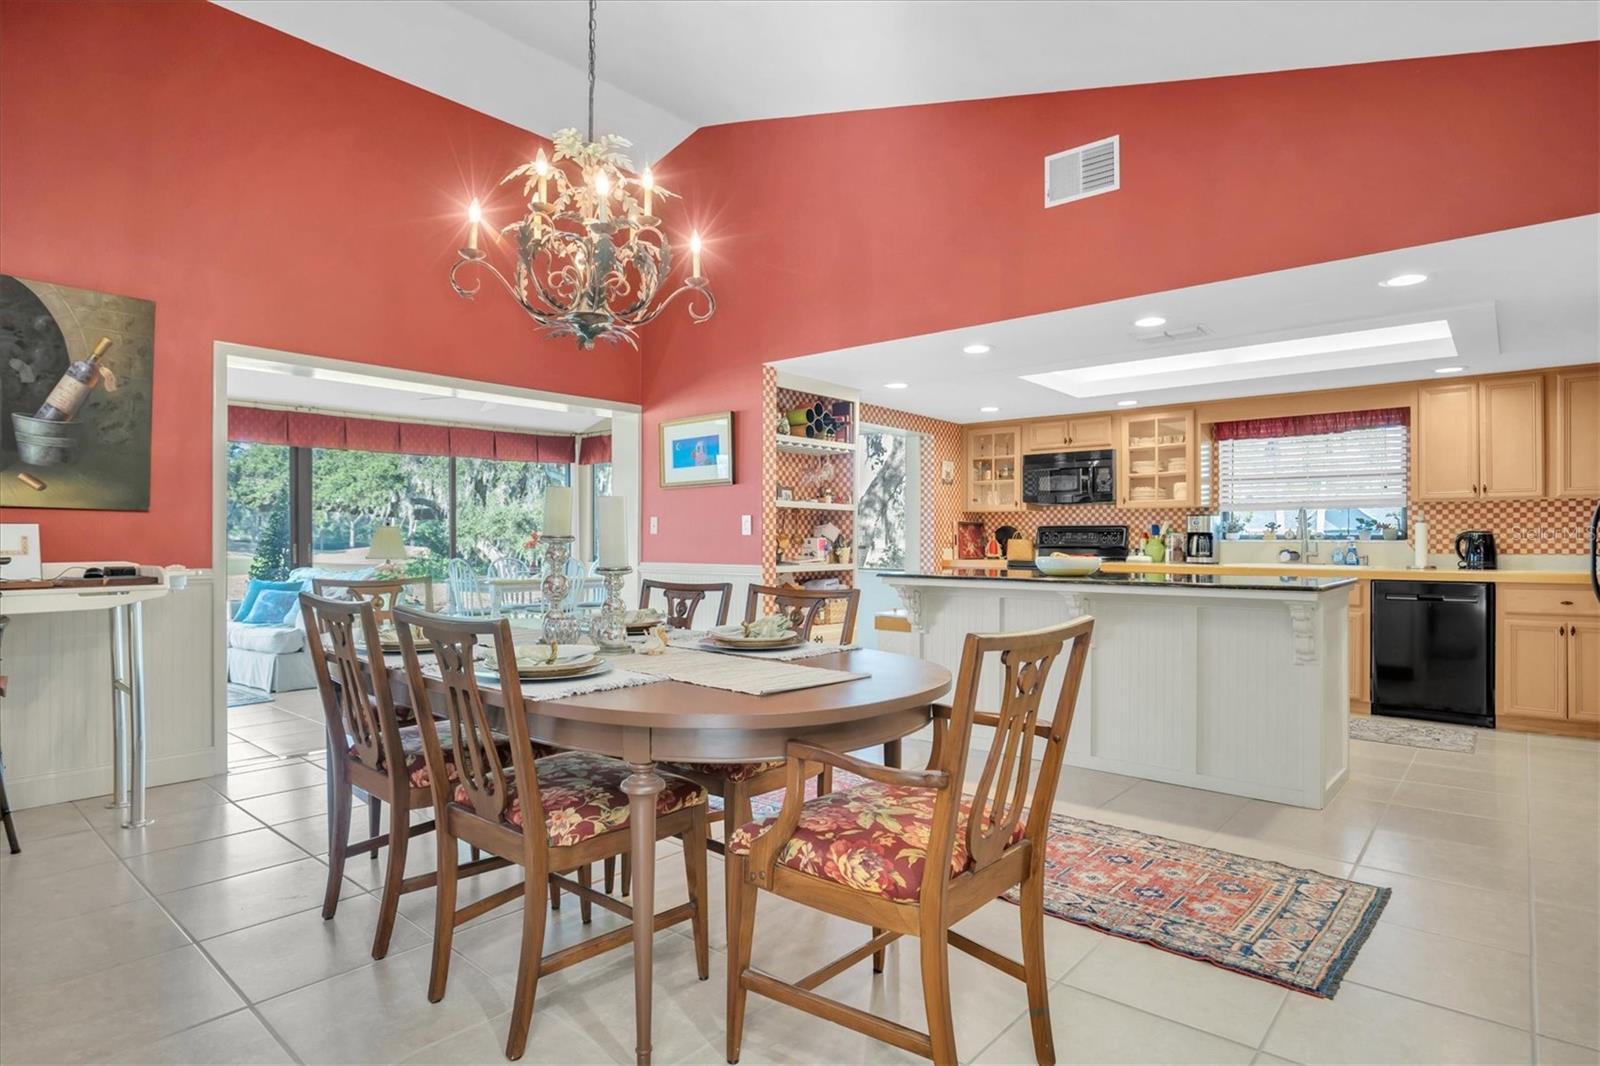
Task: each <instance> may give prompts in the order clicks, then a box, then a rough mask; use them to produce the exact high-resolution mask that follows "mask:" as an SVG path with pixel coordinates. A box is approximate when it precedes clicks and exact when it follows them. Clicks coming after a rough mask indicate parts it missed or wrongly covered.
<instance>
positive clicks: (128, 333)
mask: <svg viewBox="0 0 1600 1066" xmlns="http://www.w3.org/2000/svg"><path fill="white" fill-rule="evenodd" d="M154 346H155V304H154V303H152V302H150V301H149V300H140V299H137V298H135V297H131V296H116V295H113V294H111V293H103V292H93V291H90V290H88V289H74V288H70V287H68V286H65V285H56V284H52V283H49V282H40V281H31V280H28V279H25V278H17V277H12V276H10V275H6V274H0V415H3V417H0V507H51V508H76V509H93V510H112V511H145V510H149V508H150V425H151V408H150V404H151V395H152V392H151V390H152V386H153V377H154V375H153V369H154V365H155V357H154Z"/></svg>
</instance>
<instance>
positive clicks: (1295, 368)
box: [1022, 319, 1461, 398]
mask: <svg viewBox="0 0 1600 1066" xmlns="http://www.w3.org/2000/svg"><path fill="white" fill-rule="evenodd" d="M1459 358H1461V353H1460V352H1459V351H1458V350H1457V349H1456V345H1455V341H1454V338H1453V337H1452V336H1451V334H1450V323H1449V322H1448V321H1446V320H1444V319H1436V320H1434V321H1430V322H1413V323H1411V324H1409V325H1404V326H1383V327H1380V328H1378V329H1363V330H1353V331H1350V332H1347V333H1325V334H1318V335H1314V336H1308V337H1295V338H1293V339H1291V340H1282V341H1268V342H1266V343H1264V344H1247V345H1241V346H1239V347H1233V348H1212V349H1209V350H1205V351H1198V352H1185V353H1184V354H1182V355H1168V356H1160V357H1158V358H1154V359H1129V360H1123V361H1120V362H1115V363H1100V364H1098V365H1095V366H1080V367H1074V368H1072V369H1071V370H1052V371H1049V372H1047V373H1043V374H1025V375H1023V378H1022V380H1024V381H1031V382H1033V383H1034V384H1036V385H1043V386H1045V387H1046V388H1050V389H1055V390H1056V391H1057V392H1064V393H1066V394H1067V395H1069V396H1079V397H1085V398H1087V397H1100V396H1105V397H1110V396H1116V395H1118V394H1119V393H1120V394H1121V395H1122V396H1129V395H1130V394H1131V395H1137V394H1138V393H1141V392H1150V391H1152V390H1154V389H1172V388H1181V387H1183V386H1187V385H1195V386H1200V385H1205V386H1211V385H1216V384H1219V383H1222V382H1229V381H1250V380H1254V379H1257V378H1270V377H1279V376H1283V375H1303V374H1317V373H1322V372H1325V371H1330V370H1354V369H1358V368H1360V367H1368V366H1388V365H1392V364H1396V363H1421V362H1431V363H1441V362H1444V361H1445V360H1447V359H1459Z"/></svg>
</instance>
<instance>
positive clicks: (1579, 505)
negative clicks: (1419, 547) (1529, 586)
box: [1409, 499, 1596, 555]
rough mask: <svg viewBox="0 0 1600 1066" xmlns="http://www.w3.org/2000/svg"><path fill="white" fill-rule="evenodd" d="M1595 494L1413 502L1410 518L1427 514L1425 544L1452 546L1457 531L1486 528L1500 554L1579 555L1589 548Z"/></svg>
mask: <svg viewBox="0 0 1600 1066" xmlns="http://www.w3.org/2000/svg"><path fill="white" fill-rule="evenodd" d="M1595 503H1596V501H1595V500H1592V499H1570V500H1460V501H1454V500H1452V501H1449V502H1446V503H1422V504H1414V505H1413V506H1412V507H1411V510H1410V512H1409V515H1410V519H1411V521H1413V522H1415V521H1416V520H1417V519H1418V518H1426V519H1427V520H1428V550H1429V551H1430V552H1453V551H1455V550H1456V548H1455V541H1456V534H1457V533H1459V532H1461V531H1462V530H1465V529H1487V530H1488V531H1489V532H1491V533H1493V534H1494V546H1495V550H1496V551H1497V552H1499V553H1500V554H1501V555H1581V554H1582V553H1583V552H1585V551H1588V550H1589V516H1590V515H1592V514H1593V513H1594V508H1595Z"/></svg>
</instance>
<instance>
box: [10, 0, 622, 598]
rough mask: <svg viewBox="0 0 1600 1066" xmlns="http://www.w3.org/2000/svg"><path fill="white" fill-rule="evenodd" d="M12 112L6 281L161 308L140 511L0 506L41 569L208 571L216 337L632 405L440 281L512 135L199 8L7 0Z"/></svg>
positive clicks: (605, 364)
mask: <svg viewBox="0 0 1600 1066" xmlns="http://www.w3.org/2000/svg"><path fill="white" fill-rule="evenodd" d="M0 100H3V102H4V105H3V109H0V272H4V273H9V274H16V275H19V276H22V277H28V278H37V279H40V280H43V281H54V282H59V283H61V284H65V285H73V286H78V287H81V288H88V289H99V290H103V291H107V292H114V293H121V294H124V295H129V296H139V297H143V298H146V299H151V300H154V301H155V302H156V339H155V347H156V381H155V390H154V392H155V429H154V440H153V449H154V454H153V456H152V460H153V462H152V466H153V469H152V473H151V502H150V510H149V512H148V513H138V514H135V513H114V512H84V511H55V510H39V511H34V510H20V509H13V510H10V511H8V513H7V515H6V518H7V520H9V521H19V522H38V523H39V524H40V526H41V536H42V540H43V543H44V546H45V554H46V556H47V557H48V558H50V559H99V558H108V557H117V558H131V559H137V560H140V561H142V562H152V563H169V562H180V563H185V564H188V565H191V566H208V565H210V563H211V456H210V441H211V426H210V411H211V387H212V384H211V383H212V375H211V366H212V343H213V342H214V341H217V340H226V341H234V342H239V343H244V344H253V345H261V346H263V347H268V348H278V349H284V350H288V351H295V352H306V353H313V354H318V355H326V356H332V357H336V358H340V359H350V360H358V361H361V362H368V363H382V364H387V365H390V366H399V367H407V368H411V369H415V370H426V371H437V372H443V373H448V374H455V375H459V376H463V377H468V378H476V379H481V380H486V381H499V382H506V383H510V384H515V385H521V386H527V387H531V388H542V389H550V390H554V391H560V392H569V393H575V394H579V395H586V396H594V397H601V398H606V399H612V400H619V401H637V400H638V396H639V371H638V361H639V356H638V355H637V353H635V352H633V351H632V350H631V349H626V348H622V349H618V348H611V347H606V348H604V349H601V350H597V351H595V352H592V353H584V354H581V355H580V354H577V353H575V351H574V345H573V343H572V342H571V341H570V340H568V341H545V340H543V339H541V338H540V337H539V335H538V333H537V331H536V329H535V328H534V327H533V325H532V324H531V323H530V322H529V321H528V320H527V319H526V318H525V317H524V316H523V314H522V312H521V311H520V310H518V309H517V308H516V307H515V306H514V305H513V304H512V303H511V302H510V301H509V300H507V299H505V298H504V297H503V296H501V295H500V294H498V293H496V294H492V295H489V296H486V297H485V298H481V299H479V300H477V301H475V302H472V303H469V302H467V301H464V300H461V299H459V298H457V297H456V296H455V294H454V293H452V292H451V291H450V288H449V285H448V284H447V282H446V279H445V275H446V271H447V270H448V269H449V266H450V263H451V260H452V257H453V255H454V249H455V248H456V247H458V246H459V243H460V241H461V239H462V236H463V228H464V227H463V224H462V219H463V214H462V212H463V210H464V204H465V203H466V201H467V200H468V199H470V198H471V196H472V194H473V193H474V192H477V193H479V194H485V193H489V192H490V191H491V190H493V189H494V187H495V183H496V182H497V181H498V180H499V179H500V177H501V176H502V175H503V174H504V173H505V172H506V171H507V170H509V169H510V168H511V166H513V165H514V164H515V163H517V162H518V161H521V160H525V159H527V158H528V157H529V154H530V153H531V152H532V151H533V148H534V147H535V144H536V143H537V142H536V140H535V138H534V137H533V136H532V135H530V134H529V133H527V132H525V131H523V130H519V129H516V128H515V127H512V126H509V125H506V124H505V123H503V122H498V121H496V120H494V119H491V118H488V117H486V116H484V115H482V114H479V113H477V112H475V111H470V110H468V109H466V108H464V107H461V106H460V105H457V104H453V103H450V102H448V101H446V100H443V99H441V98H439V97H436V96H433V95H431V94H429V93H427V92H424V91H422V90H420V89H417V88H413V87H411V86H408V85H405V84H403V83H401V82H398V81H395V80H393V79H391V78H389V77H387V76H385V75H382V74H379V73H377V72H375V71H372V70H369V69H367V68H365V67H362V66H359V65H357V64H355V63H352V62H350V61H348V60H344V59H341V58H339V57H337V56H334V55H332V54H330V53H327V52H324V51H322V50H320V49H318V48H315V47H313V46H311V45H309V44H306V43H304V42H302V41H299V40H297V39H295V38H292V37H288V36H285V35H283V34H280V33H278V32H277V31H275V30H271V29H268V28H267V27H264V26H261V25H259V24H258V23H255V22H251V21H250V20H248V19H245V18H243V17H240V16H238V15H235V14H232V13H231V12H228V11H225V10H223V9H222V8H218V7H214V6H211V5H209V4H205V3H200V2H197V0H180V2H167V3H131V2H123V3H98V2H86V0H78V2H74V3H36V2H28V0H0ZM486 202H487V203H489V205H490V217H491V218H492V219H496V220H499V221H504V220H505V219H504V216H506V215H507V214H509V210H510V209H509V208H502V210H501V211H500V212H499V213H495V212H494V210H493V205H494V202H495V201H494V200H493V199H492V198H490V199H486Z"/></svg>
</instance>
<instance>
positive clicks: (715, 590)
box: [639, 579, 733, 629]
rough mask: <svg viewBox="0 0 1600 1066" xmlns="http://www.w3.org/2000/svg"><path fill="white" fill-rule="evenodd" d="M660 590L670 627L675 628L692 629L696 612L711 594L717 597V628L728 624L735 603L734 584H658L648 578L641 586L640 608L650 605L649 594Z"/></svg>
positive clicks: (727, 582)
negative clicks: (732, 604)
mask: <svg viewBox="0 0 1600 1066" xmlns="http://www.w3.org/2000/svg"><path fill="white" fill-rule="evenodd" d="M657 589H659V590H660V591H661V597H662V599H663V600H664V601H665V603H666V606H667V610H666V616H667V625H668V626H670V627H672V628H673V629H693V628H694V616H695V613H696V612H698V611H699V610H700V604H701V602H703V601H704V600H705V598H706V597H707V596H709V595H716V596H717V625H719V626H725V625H727V624H728V605H729V604H730V603H731V602H732V600H733V583H732V582H730V581H724V582H721V583H720V584H718V583H713V584H706V585H697V584H693V583H691V582H687V581H655V580H651V579H646V580H644V581H641V582H640V583H639V609H640V610H644V609H645V608H646V607H649V606H650V593H651V592H652V591H654V590H657Z"/></svg>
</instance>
